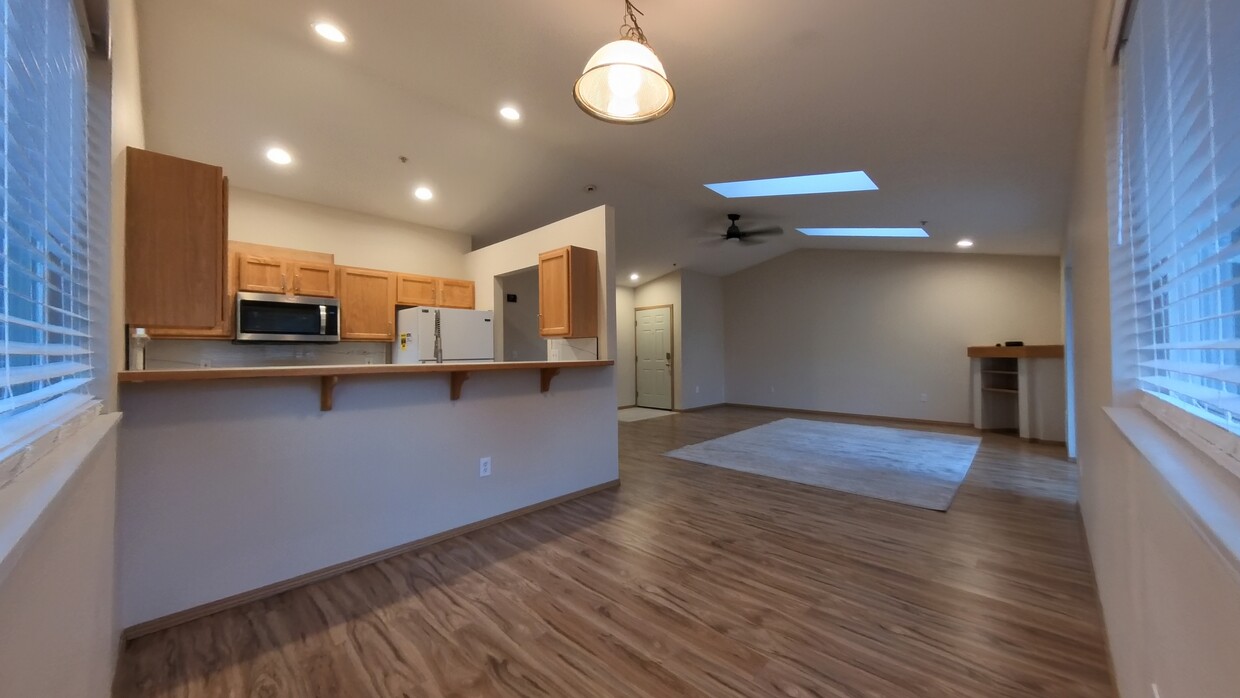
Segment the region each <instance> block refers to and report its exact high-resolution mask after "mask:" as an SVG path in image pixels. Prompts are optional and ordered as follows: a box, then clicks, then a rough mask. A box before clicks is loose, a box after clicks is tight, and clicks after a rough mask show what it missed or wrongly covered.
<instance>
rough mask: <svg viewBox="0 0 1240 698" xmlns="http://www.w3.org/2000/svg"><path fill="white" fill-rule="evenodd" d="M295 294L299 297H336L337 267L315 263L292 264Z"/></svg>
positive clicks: (290, 264)
mask: <svg viewBox="0 0 1240 698" xmlns="http://www.w3.org/2000/svg"><path fill="white" fill-rule="evenodd" d="M288 271H289V275H290V276H291V277H292V279H293V293H294V294H296V295H298V296H319V297H322V298H335V297H336V266H335V265H333V264H316V263H314V262H290V263H289V270H288Z"/></svg>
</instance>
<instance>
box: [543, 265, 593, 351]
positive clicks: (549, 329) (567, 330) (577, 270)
mask: <svg viewBox="0 0 1240 698" xmlns="http://www.w3.org/2000/svg"><path fill="white" fill-rule="evenodd" d="M538 331H539V334H541V335H542V336H544V337H563V338H576V337H597V336H598V252H596V251H594V250H589V249H586V248H584V247H573V246H569V247H562V248H560V249H558V250H551V251H550V252H544V253H542V254H540V255H538Z"/></svg>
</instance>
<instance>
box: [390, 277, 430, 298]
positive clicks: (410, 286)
mask: <svg viewBox="0 0 1240 698" xmlns="http://www.w3.org/2000/svg"><path fill="white" fill-rule="evenodd" d="M435 281H436V279H435V277H433V276H419V275H417V274H398V275H397V276H396V302H397V303H399V304H400V305H436V304H437V301H438V296H437V295H436V293H435Z"/></svg>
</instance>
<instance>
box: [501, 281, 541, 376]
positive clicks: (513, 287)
mask: <svg viewBox="0 0 1240 698" xmlns="http://www.w3.org/2000/svg"><path fill="white" fill-rule="evenodd" d="M501 281H502V283H501V284H500V286H501V289H500V290H501V295H503V296H507V294H509V293H513V294H516V296H517V301H516V302H515V303H509V302H508V300H507V298H505V299H504V301H503V304H504V305H503V308H504V312H503V324H502V325H501V327H502V328H503V331H504V355H503V357H497V358H502V359H503V360H504V361H546V360H547V340H546V339H544V338H543V337H542V335H540V334H539V333H538V267H533V268H531V269H526V270H525V271H521V272H517V273H515V274H509V275H508V276H505V277H503V278H502V279H501Z"/></svg>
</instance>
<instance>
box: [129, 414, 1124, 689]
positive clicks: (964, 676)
mask: <svg viewBox="0 0 1240 698" xmlns="http://www.w3.org/2000/svg"><path fill="white" fill-rule="evenodd" d="M787 416H789V414H787V413H784V412H777V411H771V410H759V409H747V408H733V407H725V408H716V409H711V410H706V411H703V412H695V413H686V414H677V415H673V416H671V417H667V418H661V419H650V420H645V421H640V422H633V423H622V424H620V449H621V453H620V463H621V479H622V482H623V484H622V486H621V487H620V488H619V489H615V490H610V491H606V492H602V493H599V494H594V495H591V496H588V497H585V498H582V499H578V500H575V501H572V502H569V503H566V504H563V505H560V506H557V507H554V508H551V509H547V510H544V511H541V512H537V513H534V514H531V515H528V516H525V517H522V518H519V519H514V520H512V521H509V522H506V523H502V524H499V525H496V526H493V527H491V528H487V529H484V530H480V531H476V532H473V533H469V534H466V535H464V536H460V537H458V538H455V539H452V540H449V541H446V542H443V543H439V544H436V545H434V546H432V547H429V548H426V549H424V550H422V551H420V552H418V553H411V554H406V555H402V556H399V557H396V558H392V559H389V560H387V561H384V562H380V563H377V564H375V565H371V566H368V567H365V568H362V569H359V570H356V571H354V572H350V573H348V574H345V575H342V576H340V577H336V578H333V579H330V580H327V581H324V582H320V583H317V584H314V585H311V586H308V587H304V588H301V589H298V590H294V591H292V592H288V593H284V594H280V595H278V596H276V597H273V598H270V599H267V600H263V601H259V602H255V603H252V604H249V605H247V606H244V607H240V608H237V609H233V610H230V611H225V612H223V613H219V614H216V615H213V616H210V617H207V618H203V619H200V620H197V621H193V622H190V623H187V624H185V625H182V626H179V627H176V628H173V629H170V630H166V631H162V632H158V633H155V634H152V635H148V636H146V637H142V638H139V639H137V640H135V641H133V642H132V643H130V644H129V646H128V647H127V648H126V650H125V653H124V657H123V659H122V667H121V671H120V674H119V675H118V678H117V695H120V696H184V697H186V698H197V697H199V696H233V695H241V696H249V695H270V696H367V695H375V696H410V697H412V696H439V695H455V696H471V697H472V696H545V695H551V696H613V695H614V696H652V697H658V696H672V695H675V696H703V697H710V698H719V697H723V696H758V695H798V696H883V697H884V698H899V697H902V696H909V697H912V696H916V697H917V698H925V697H927V696H953V697H960V698H1000V697H1004V696H1056V697H1069V696H1114V695H1115V693H1114V690H1113V688H1112V683H1111V676H1110V670H1109V667H1108V658H1107V651H1106V647H1105V643H1104V640H1103V635H1102V626H1101V617H1100V613H1099V611H1098V605H1097V597H1096V592H1095V589H1094V582H1093V575H1092V572H1091V569H1090V563H1089V559H1088V556H1087V554H1086V551H1085V543H1084V537H1083V535H1082V531H1081V525H1080V521H1079V518H1078V514H1077V507H1076V496H1077V485H1076V468H1075V466H1074V465H1073V464H1071V463H1069V462H1067V461H1065V460H1064V459H1063V457H1062V448H1058V447H1052V446H1044V445H1036V444H1028V443H1024V442H1021V441H1020V440H1018V439H1015V438H1013V437H1008V436H1002V435H991V434H987V435H986V436H985V437H984V439H983V442H982V447H981V449H980V450H979V452H978V456H977V459H976V461H975V463H974V466H973V468H972V470H971V471H970V473H969V476H968V478H967V479H966V481H965V483H964V485H963V487H962V488H961V490H960V492H959V494H958V495H957V497H956V500H955V503H954V504H953V505H952V508H951V510H950V511H949V512H948V513H946V514H943V513H939V512H934V511H928V510H922V509H917V508H914V507H909V506H904V505H899V504H892V503H887V502H883V501H879V500H874V499H867V498H862V497H858V496H855V495H848V494H842V493H836V492H832V491H830V490H824V489H818V488H814V487H808V486H803V485H796V484H792V483H786V482H782V481H778V480H772V479H766V478H761V477H756V476H752V475H747V474H744V473H739V472H734V471H730V470H725V469H721V468H712V467H709V466H704V465H698V464H694V463H688V462H684V461H677V460H672V459H668V458H664V457H662V456H661V455H660V454H662V453H664V452H665V451H668V450H671V449H673V448H677V447H680V446H683V445H687V444H692V443H697V442H700V441H704V440H707V439H711V438H715V437H718V436H722V435H724V434H728V433H732V432H735V431H739V430H741V429H747V428H750V427H753V426H756V425H759V424H762V423H765V422H770V421H774V420H777V419H781V418H783V417H787ZM795 416H797V417H799V418H805V419H813V418H814V417H813V416H808V415H795ZM824 419H825V418H824ZM844 421H855V422H857V423H868V424H879V425H887V426H896V427H903V428H917V427H909V425H906V424H900V423H894V422H884V421H882V420H863V419H857V420H844ZM926 428H929V427H926ZM948 431H950V429H949V430H948ZM960 431H961V432H962V433H971V432H970V431H969V430H960Z"/></svg>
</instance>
